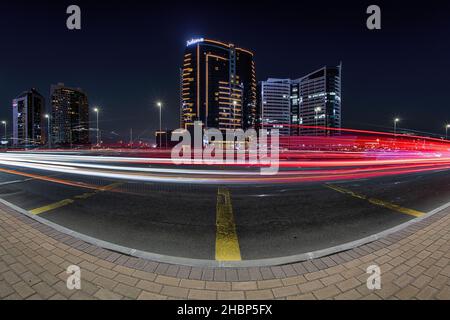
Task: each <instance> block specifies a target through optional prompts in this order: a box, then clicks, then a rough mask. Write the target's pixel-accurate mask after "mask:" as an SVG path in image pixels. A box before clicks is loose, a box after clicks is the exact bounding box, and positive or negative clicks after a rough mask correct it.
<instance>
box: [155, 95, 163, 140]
mask: <svg viewBox="0 0 450 320" xmlns="http://www.w3.org/2000/svg"><path fill="white" fill-rule="evenodd" d="M156 106H157V107H158V108H159V147H160V148H161V147H162V140H161V139H162V102H161V101H158V102H157V103H156Z"/></svg>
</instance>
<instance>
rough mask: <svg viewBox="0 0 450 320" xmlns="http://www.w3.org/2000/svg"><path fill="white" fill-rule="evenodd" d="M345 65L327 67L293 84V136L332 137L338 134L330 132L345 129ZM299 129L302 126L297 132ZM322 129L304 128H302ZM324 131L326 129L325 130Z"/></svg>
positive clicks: (294, 81)
mask: <svg viewBox="0 0 450 320" xmlns="http://www.w3.org/2000/svg"><path fill="white" fill-rule="evenodd" d="M341 74H342V64H340V65H338V66H336V67H328V66H326V67H323V68H321V69H318V70H316V71H314V72H311V73H310V74H308V75H306V76H304V77H302V78H300V79H297V80H293V81H292V87H291V123H292V124H293V125H294V126H293V127H292V129H293V130H292V131H291V134H293V135H296V134H299V135H330V134H336V133H337V132H336V131H332V130H327V128H341V124H342V113H341V102H342V91H341ZM295 125H300V127H299V129H298V130H295V129H294V127H295ZM302 125H303V126H318V127H321V128H320V129H315V128H302V127H301V126H302ZM322 128H323V129H322Z"/></svg>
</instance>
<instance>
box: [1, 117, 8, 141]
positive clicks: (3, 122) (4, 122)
mask: <svg viewBox="0 0 450 320" xmlns="http://www.w3.org/2000/svg"><path fill="white" fill-rule="evenodd" d="M2 124H3V126H4V127H5V137H4V138H3V139H5V141H6V139H7V137H6V121H2Z"/></svg>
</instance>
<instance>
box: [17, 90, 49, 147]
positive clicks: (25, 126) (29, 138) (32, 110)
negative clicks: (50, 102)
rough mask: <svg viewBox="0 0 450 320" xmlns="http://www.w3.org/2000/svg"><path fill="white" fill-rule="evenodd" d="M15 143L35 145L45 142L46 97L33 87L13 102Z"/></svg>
mask: <svg viewBox="0 0 450 320" xmlns="http://www.w3.org/2000/svg"><path fill="white" fill-rule="evenodd" d="M12 107H13V142H12V143H13V145H14V146H33V145H41V144H44V143H45V130H44V123H45V121H44V120H45V119H44V114H43V112H44V110H45V99H44V97H43V96H42V95H41V94H40V93H39V92H37V91H36V89H31V90H29V91H25V92H23V93H22V94H20V95H19V96H18V97H17V98H15V99H14V100H13V102H12Z"/></svg>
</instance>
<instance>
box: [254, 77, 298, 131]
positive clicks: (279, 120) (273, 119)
mask: <svg viewBox="0 0 450 320" xmlns="http://www.w3.org/2000/svg"><path fill="white" fill-rule="evenodd" d="M258 107H259V108H260V109H259V110H260V112H259V117H260V120H259V121H258V123H260V127H261V128H263V129H267V130H269V131H270V130H271V129H278V131H279V134H280V135H282V136H288V135H290V122H291V119H290V118H291V80H290V79H273V78H269V79H268V80H267V81H261V82H260V83H259V84H258Z"/></svg>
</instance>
